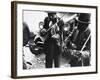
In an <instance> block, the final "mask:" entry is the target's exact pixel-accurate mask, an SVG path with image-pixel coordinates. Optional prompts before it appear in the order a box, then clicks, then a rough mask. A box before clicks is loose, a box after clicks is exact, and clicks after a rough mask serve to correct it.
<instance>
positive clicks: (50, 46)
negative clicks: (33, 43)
mask: <svg viewBox="0 0 100 80" xmlns="http://www.w3.org/2000/svg"><path fill="white" fill-rule="evenodd" d="M57 20H58V17H57V16H56V13H55V12H48V17H46V18H45V20H44V26H43V28H44V29H45V30H46V31H48V32H47V34H48V35H47V38H46V40H45V42H44V52H45V54H46V57H45V59H46V64H45V66H46V68H52V67H53V63H54V67H59V56H60V48H59V46H58V44H57V43H58V42H57V38H60V34H59V33H57V31H56V36H55V37H54V36H53V35H52V33H55V31H53V30H52V29H50V30H48V29H49V28H50V27H52V26H54V25H55V24H56V23H58V22H57ZM55 26H57V25H55ZM58 32H59V31H58Z"/></svg>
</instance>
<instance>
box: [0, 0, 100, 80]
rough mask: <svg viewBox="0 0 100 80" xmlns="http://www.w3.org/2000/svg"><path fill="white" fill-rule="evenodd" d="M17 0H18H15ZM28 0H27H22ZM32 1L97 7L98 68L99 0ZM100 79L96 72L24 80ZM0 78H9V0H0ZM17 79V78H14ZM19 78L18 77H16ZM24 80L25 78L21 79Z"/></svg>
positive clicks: (99, 43)
mask: <svg viewBox="0 0 100 80" xmlns="http://www.w3.org/2000/svg"><path fill="white" fill-rule="evenodd" d="M16 1H18V0H16ZM24 1H28V0H24ZM30 1H34V2H36V1H37V2H46V3H62V4H76V5H94V6H99V7H98V10H99V11H98V57H99V58H98V68H100V64H99V63H100V54H99V52H100V49H99V48H100V36H99V35H100V31H99V30H100V27H99V26H100V24H99V22H100V16H99V14H100V1H99V0H30ZM55 79H56V80H85V79H87V80H100V69H99V73H98V74H85V75H73V76H59V77H58V76H57V77H44V78H43V77H40V78H26V80H55ZM0 80H14V79H11V0H0ZM16 80H17V79H16ZM18 80H20V79H18ZM22 80H25V79H22Z"/></svg>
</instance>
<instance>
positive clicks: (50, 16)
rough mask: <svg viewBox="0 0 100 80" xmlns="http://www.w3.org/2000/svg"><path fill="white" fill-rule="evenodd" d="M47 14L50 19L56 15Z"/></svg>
mask: <svg viewBox="0 0 100 80" xmlns="http://www.w3.org/2000/svg"><path fill="white" fill-rule="evenodd" d="M48 16H49V18H50V19H54V18H55V17H56V14H49V15H48Z"/></svg>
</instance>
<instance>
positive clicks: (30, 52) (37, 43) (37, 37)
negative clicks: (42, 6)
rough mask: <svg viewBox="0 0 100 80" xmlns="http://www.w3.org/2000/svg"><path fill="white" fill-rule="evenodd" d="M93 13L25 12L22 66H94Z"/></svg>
mask: <svg viewBox="0 0 100 80" xmlns="http://www.w3.org/2000/svg"><path fill="white" fill-rule="evenodd" d="M90 24H91V14H90V13H71V12H65V13H64V12H51V11H27V10H24V11H23V69H35V68H60V67H79V66H80V67H81V66H91V63H90V62H91V28H90Z"/></svg>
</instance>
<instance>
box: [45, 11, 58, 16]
mask: <svg viewBox="0 0 100 80" xmlns="http://www.w3.org/2000/svg"><path fill="white" fill-rule="evenodd" d="M47 13H48V15H51V14H56V12H50V11H48V12H47Z"/></svg>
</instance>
